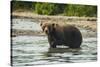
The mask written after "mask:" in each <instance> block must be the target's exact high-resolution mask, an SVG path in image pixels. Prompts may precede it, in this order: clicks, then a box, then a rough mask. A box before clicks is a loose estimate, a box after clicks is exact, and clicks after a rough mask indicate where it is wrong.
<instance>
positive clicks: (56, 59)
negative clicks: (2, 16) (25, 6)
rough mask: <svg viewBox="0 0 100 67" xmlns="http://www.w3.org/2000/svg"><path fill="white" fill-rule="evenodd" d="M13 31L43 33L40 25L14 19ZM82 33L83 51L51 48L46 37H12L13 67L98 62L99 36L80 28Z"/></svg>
mask: <svg viewBox="0 0 100 67" xmlns="http://www.w3.org/2000/svg"><path fill="white" fill-rule="evenodd" d="M12 23H13V26H12V28H13V29H21V30H33V31H41V28H40V26H39V23H37V22H36V21H32V20H30V19H18V18H17V19H16V18H14V19H13V22H12ZM79 29H80V30H81V32H82V36H83V43H82V45H81V49H70V48H67V47H66V46H58V47H57V48H49V43H48V40H47V37H46V36H38V35H37V36H35V35H33V36H29V35H24V36H16V37H12V48H11V49H12V65H13V66H32V65H44V64H58V63H76V62H77V63H80V62H94V61H97V37H96V36H97V35H96V32H93V31H91V30H87V29H83V28H79Z"/></svg>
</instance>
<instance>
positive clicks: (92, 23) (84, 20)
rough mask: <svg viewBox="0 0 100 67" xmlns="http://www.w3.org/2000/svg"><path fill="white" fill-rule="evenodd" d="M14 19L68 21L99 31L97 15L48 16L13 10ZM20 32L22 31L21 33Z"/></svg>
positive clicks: (23, 31)
mask: <svg viewBox="0 0 100 67" xmlns="http://www.w3.org/2000/svg"><path fill="white" fill-rule="evenodd" d="M11 16H12V19H13V18H14V17H15V18H23V19H25V18H26V19H27V18H29V19H34V20H35V21H37V22H41V21H43V22H55V23H60V24H63V23H65V24H66V23H67V24H71V25H75V26H77V27H79V28H84V29H88V30H91V31H93V32H97V18H96V17H68V16H56V15H55V16H47V15H37V14H33V13H32V12H13V13H12V15H11ZM19 32H20V33H19ZM12 33H14V34H17V35H23V34H25V35H27V34H29V35H35V34H37V33H39V34H40V33H41V31H37V32H36V31H35V32H34V31H31V30H29V31H28V30H14V29H13V31H12Z"/></svg>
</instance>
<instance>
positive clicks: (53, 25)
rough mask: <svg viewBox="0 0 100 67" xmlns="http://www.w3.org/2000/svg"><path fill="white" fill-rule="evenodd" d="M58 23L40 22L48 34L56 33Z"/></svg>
mask: <svg viewBox="0 0 100 67" xmlns="http://www.w3.org/2000/svg"><path fill="white" fill-rule="evenodd" d="M56 25H57V24H56V23H48V22H42V23H40V26H41V28H42V30H43V32H45V33H46V34H51V33H54V31H55V28H56Z"/></svg>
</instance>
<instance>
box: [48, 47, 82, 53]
mask: <svg viewBox="0 0 100 67" xmlns="http://www.w3.org/2000/svg"><path fill="white" fill-rule="evenodd" d="M79 50H81V48H76V49H71V48H49V49H48V53H65V52H79Z"/></svg>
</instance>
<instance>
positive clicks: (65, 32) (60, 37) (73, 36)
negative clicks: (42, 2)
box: [40, 22, 82, 48]
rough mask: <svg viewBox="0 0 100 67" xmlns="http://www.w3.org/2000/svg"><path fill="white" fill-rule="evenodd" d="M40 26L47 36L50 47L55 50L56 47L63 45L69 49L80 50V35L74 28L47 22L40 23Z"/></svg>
mask: <svg viewBox="0 0 100 67" xmlns="http://www.w3.org/2000/svg"><path fill="white" fill-rule="evenodd" d="M40 26H41V28H42V30H43V31H44V32H45V33H46V34H47V36H48V42H49V44H50V47H52V48H56V46H57V45H65V46H68V47H69V48H80V45H81V43H82V35H81V32H80V31H79V29H77V28H76V27H75V26H72V25H68V24H66V25H61V24H57V23H47V22H42V23H41V24H40Z"/></svg>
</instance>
